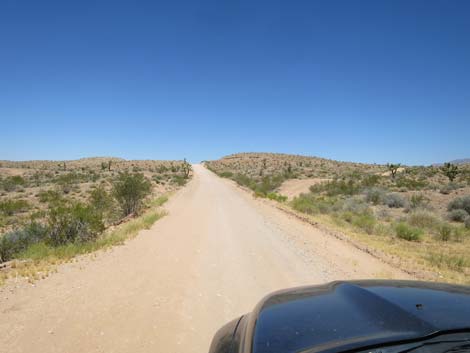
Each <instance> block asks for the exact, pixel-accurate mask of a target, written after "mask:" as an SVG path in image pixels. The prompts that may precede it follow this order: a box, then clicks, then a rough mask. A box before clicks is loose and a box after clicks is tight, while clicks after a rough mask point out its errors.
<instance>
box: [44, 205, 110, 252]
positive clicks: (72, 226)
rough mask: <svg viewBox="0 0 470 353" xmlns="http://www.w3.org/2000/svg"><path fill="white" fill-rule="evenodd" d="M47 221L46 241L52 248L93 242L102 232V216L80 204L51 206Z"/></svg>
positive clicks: (88, 206) (87, 206)
mask: <svg viewBox="0 0 470 353" xmlns="http://www.w3.org/2000/svg"><path fill="white" fill-rule="evenodd" d="M47 221H48V241H49V242H50V243H51V244H52V245H54V246H58V245H64V244H68V243H74V242H76V241H79V242H84V241H90V240H95V239H96V237H97V236H98V235H99V234H100V233H101V232H102V231H103V230H104V224H103V219H102V215H101V214H100V213H99V212H96V211H95V209H94V208H93V207H91V206H90V205H85V204H83V203H80V202H76V203H71V204H60V205H55V206H53V207H52V208H51V209H50V210H49V213H48V215H47Z"/></svg>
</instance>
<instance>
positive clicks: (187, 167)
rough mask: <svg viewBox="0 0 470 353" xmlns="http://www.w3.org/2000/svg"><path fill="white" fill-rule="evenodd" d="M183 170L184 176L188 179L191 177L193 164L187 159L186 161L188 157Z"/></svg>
mask: <svg viewBox="0 0 470 353" xmlns="http://www.w3.org/2000/svg"><path fill="white" fill-rule="evenodd" d="M182 167H183V172H184V177H185V178H186V179H187V178H189V173H190V172H191V164H189V163H188V162H187V161H186V158H185V159H184V160H183V165H182Z"/></svg>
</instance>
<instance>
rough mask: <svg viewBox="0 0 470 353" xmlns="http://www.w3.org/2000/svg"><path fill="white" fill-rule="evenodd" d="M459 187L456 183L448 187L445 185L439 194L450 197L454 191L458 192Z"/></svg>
mask: <svg viewBox="0 0 470 353" xmlns="http://www.w3.org/2000/svg"><path fill="white" fill-rule="evenodd" d="M458 188H459V186H458V185H457V184H455V183H449V184H447V185H444V186H443V187H442V188H441V189H440V190H439V192H440V193H441V194H443V195H449V194H450V193H451V192H452V191H454V190H457V189H458Z"/></svg>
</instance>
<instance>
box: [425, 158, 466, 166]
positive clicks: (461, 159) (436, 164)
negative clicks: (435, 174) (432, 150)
mask: <svg viewBox="0 0 470 353" xmlns="http://www.w3.org/2000/svg"><path fill="white" fill-rule="evenodd" d="M448 163H452V164H470V158H460V159H454V160H453V161H449V162H448ZM443 164H444V163H435V164H433V165H435V166H439V165H443Z"/></svg>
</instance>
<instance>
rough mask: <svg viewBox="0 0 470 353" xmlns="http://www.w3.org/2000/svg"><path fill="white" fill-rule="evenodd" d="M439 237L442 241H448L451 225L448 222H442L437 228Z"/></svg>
mask: <svg viewBox="0 0 470 353" xmlns="http://www.w3.org/2000/svg"><path fill="white" fill-rule="evenodd" d="M438 231H439V239H440V240H442V241H449V240H450V238H451V236H452V227H451V225H450V224H448V223H442V224H441V225H440V226H439V228H438Z"/></svg>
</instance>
